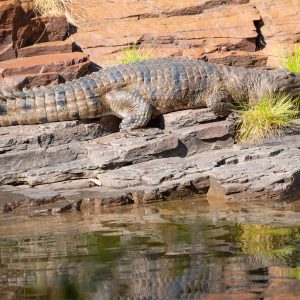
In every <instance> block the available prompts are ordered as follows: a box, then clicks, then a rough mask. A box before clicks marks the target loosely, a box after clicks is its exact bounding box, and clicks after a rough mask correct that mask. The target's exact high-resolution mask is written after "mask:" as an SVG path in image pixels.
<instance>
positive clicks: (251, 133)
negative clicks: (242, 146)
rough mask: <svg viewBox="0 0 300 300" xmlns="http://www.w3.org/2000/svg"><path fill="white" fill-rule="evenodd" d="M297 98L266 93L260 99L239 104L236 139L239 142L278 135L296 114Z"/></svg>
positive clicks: (254, 140)
mask: <svg viewBox="0 0 300 300" xmlns="http://www.w3.org/2000/svg"><path fill="white" fill-rule="evenodd" d="M297 102H298V100H297V101H295V100H292V99H291V98H290V97H289V96H285V95H277V96H274V95H271V94H266V95H264V96H263V97H262V99H260V101H255V102H252V103H250V104H248V105H246V104H241V105H240V108H239V109H238V112H239V113H240V115H241V121H242V122H241V125H240V127H239V129H238V134H237V139H238V140H239V141H240V142H256V141H259V140H262V139H264V138H267V137H269V136H276V135H279V134H280V132H281V130H282V129H283V128H286V127H289V126H291V124H290V122H291V121H293V120H295V119H296V118H297V116H298V103H297Z"/></svg>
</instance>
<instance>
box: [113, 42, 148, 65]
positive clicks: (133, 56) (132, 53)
mask: <svg viewBox="0 0 300 300" xmlns="http://www.w3.org/2000/svg"><path fill="white" fill-rule="evenodd" d="M150 58H151V55H150V54H148V53H146V52H144V51H143V50H140V49H137V48H136V47H135V46H132V47H130V48H128V49H126V50H123V51H122V54H121V55H120V56H118V57H117V58H116V60H115V61H114V63H117V64H128V63H131V62H138V61H144V60H148V59H150Z"/></svg>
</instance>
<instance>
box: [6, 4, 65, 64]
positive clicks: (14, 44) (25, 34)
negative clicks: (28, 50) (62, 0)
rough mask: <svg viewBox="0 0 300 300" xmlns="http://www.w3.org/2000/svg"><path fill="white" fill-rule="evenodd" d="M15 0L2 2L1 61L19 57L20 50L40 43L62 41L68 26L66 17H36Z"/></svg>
mask: <svg viewBox="0 0 300 300" xmlns="http://www.w3.org/2000/svg"><path fill="white" fill-rule="evenodd" d="M24 9H25V8H24V7H22V6H21V4H20V3H19V2H17V1H14V0H2V1H0V60H7V59H13V58H17V57H18V49H20V48H24V47H27V46H31V45H33V44H36V43H38V42H48V41H50V42H52V41H62V40H64V39H65V38H66V36H67V32H68V24H67V21H66V19H65V18H64V17H59V18H50V19H48V18H43V17H37V18H36V17H35V16H34V14H33V13H32V11H31V10H30V9H29V10H26V9H25V10H24Z"/></svg>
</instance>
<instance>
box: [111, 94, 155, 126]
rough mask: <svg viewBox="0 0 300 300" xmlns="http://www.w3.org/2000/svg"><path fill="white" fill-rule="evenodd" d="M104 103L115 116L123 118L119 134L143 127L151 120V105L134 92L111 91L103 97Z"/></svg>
mask: <svg viewBox="0 0 300 300" xmlns="http://www.w3.org/2000/svg"><path fill="white" fill-rule="evenodd" d="M105 102H106V105H107V106H108V108H109V109H110V110H111V111H112V112H113V113H114V114H115V115H116V116H118V117H121V118H123V120H122V122H121V124H120V131H121V132H130V131H131V130H132V129H136V128H141V127H144V126H146V125H147V124H148V122H149V121H150V119H151V116H152V107H151V105H150V104H149V103H148V102H147V100H146V99H144V98H143V97H141V96H140V95H139V94H137V93H135V92H133V93H130V92H127V91H122V90H119V91H111V92H108V93H107V94H106V95H105Z"/></svg>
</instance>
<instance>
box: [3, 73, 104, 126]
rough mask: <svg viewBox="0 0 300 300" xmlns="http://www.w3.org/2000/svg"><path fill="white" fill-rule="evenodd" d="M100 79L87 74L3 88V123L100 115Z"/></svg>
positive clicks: (63, 119)
mask: <svg viewBox="0 0 300 300" xmlns="http://www.w3.org/2000/svg"><path fill="white" fill-rule="evenodd" d="M99 84H101V82H98V83H97V80H95V79H93V77H92V76H89V75H88V76H85V77H82V78H79V79H76V80H73V81H70V82H66V83H63V84H59V85H57V86H48V87H38V88H33V89H31V90H23V91H16V90H9V91H1V92H0V126H11V125H25V124H41V123H48V122H57V121H69V120H76V119H88V118H94V117H97V116H100V115H101V103H100V101H99V96H100V90H99Z"/></svg>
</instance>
